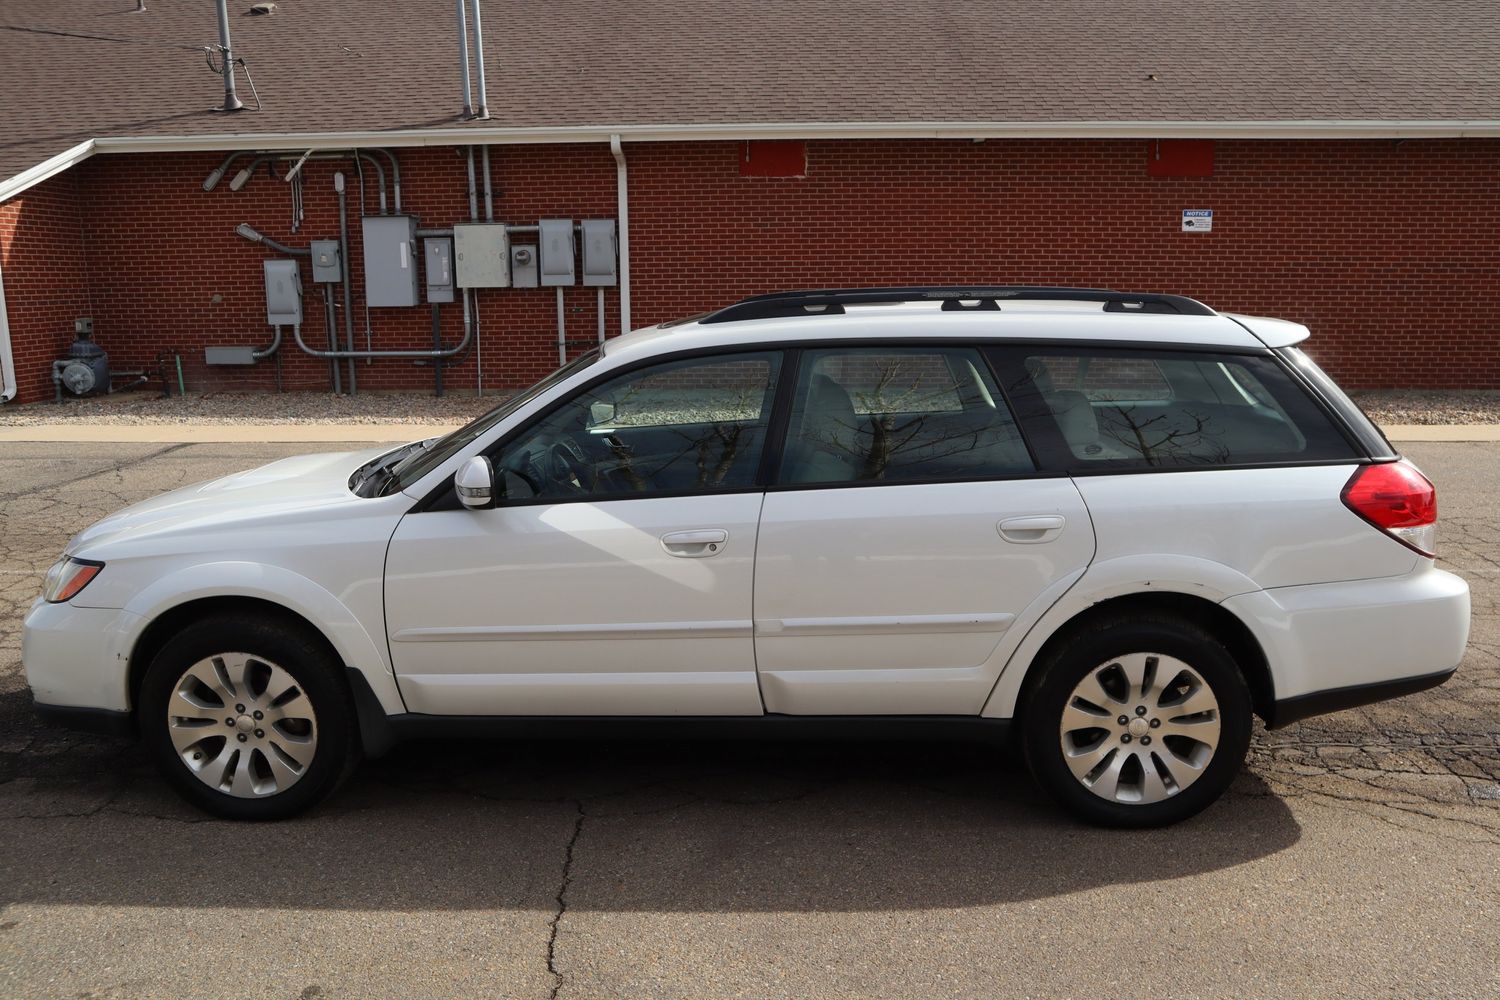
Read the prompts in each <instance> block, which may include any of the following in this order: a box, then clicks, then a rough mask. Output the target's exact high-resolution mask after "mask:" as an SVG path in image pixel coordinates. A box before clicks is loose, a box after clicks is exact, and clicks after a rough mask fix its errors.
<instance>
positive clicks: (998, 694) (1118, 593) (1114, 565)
mask: <svg viewBox="0 0 1500 1000" xmlns="http://www.w3.org/2000/svg"><path fill="white" fill-rule="evenodd" d="M1258 590H1260V587H1259V586H1257V585H1256V583H1255V581H1254V580H1251V579H1250V578H1249V577H1248V576H1246V575H1245V574H1243V573H1241V572H1240V571H1239V570H1237V569H1234V568H1233V567H1232V566H1226V565H1224V564H1223V563H1218V562H1214V561H1212V560H1210V559H1198V558H1194V557H1192V556H1161V555H1129V556H1121V557H1119V558H1117V559H1106V560H1103V561H1102V562H1096V563H1093V564H1092V565H1090V566H1089V568H1088V569H1087V570H1085V571H1084V574H1083V576H1082V577H1080V578H1079V580H1078V582H1077V583H1076V584H1074V585H1073V586H1072V587H1071V588H1070V589H1069V590H1068V592H1067V593H1065V594H1064V595H1063V596H1062V597H1060V598H1058V600H1057V603H1055V604H1053V605H1052V607H1051V608H1050V609H1048V611H1047V612H1046V613H1045V614H1044V615H1042V616H1041V617H1040V618H1039V619H1038V620H1037V622H1036V624H1035V625H1033V626H1032V627H1031V628H1030V629H1029V630H1028V631H1027V632H1026V634H1025V637H1024V638H1022V639H1021V640H1020V641H1019V642H1018V643H1017V644H1016V645H1015V646H1014V647H1013V649H1012V650H1011V652H1010V655H1009V656H1008V657H1007V659H1006V661H1005V665H1004V666H1003V667H1002V668H1001V670H1000V676H999V679H998V680H996V682H995V687H994V689H993V690H991V692H990V696H989V700H988V701H986V702H985V706H984V711H983V712H981V713H980V714H981V715H983V716H984V717H985V718H991V719H1009V718H1013V717H1014V716H1015V712H1016V699H1017V698H1018V697H1019V695H1020V693H1021V685H1022V684H1023V683H1024V682H1025V680H1026V674H1027V671H1028V670H1030V668H1031V664H1032V662H1033V661H1034V660H1035V659H1036V656H1037V654H1038V653H1040V652H1041V650H1042V646H1043V645H1044V644H1045V643H1046V642H1047V640H1048V639H1050V638H1051V637H1052V636H1053V635H1054V634H1055V633H1056V632H1057V630H1058V629H1060V628H1062V627H1063V626H1064V625H1066V624H1067V623H1068V622H1070V621H1072V620H1073V619H1074V618H1075V617H1077V616H1078V615H1079V614H1081V613H1082V612H1084V611H1087V610H1088V609H1089V608H1091V607H1093V606H1094V605H1095V604H1099V603H1100V602H1102V601H1107V600H1110V599H1111V598H1115V597H1124V596H1127V595H1129V594H1161V593H1167V594H1186V595H1188V596H1190V597H1201V598H1203V599H1204V600H1206V601H1211V602H1213V603H1214V604H1219V603H1222V602H1223V601H1226V600H1228V599H1229V598H1231V597H1234V596H1236V595H1238V594H1246V593H1250V592H1252V591H1258Z"/></svg>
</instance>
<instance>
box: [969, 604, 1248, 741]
mask: <svg viewBox="0 0 1500 1000" xmlns="http://www.w3.org/2000/svg"><path fill="white" fill-rule="evenodd" d="M1153 613H1154V614H1158V615H1162V614H1164V615H1169V616H1171V617H1174V618H1179V619H1181V620H1183V621H1186V622H1189V623H1191V624H1194V625H1197V626H1199V627H1200V628H1204V629H1206V630H1207V631H1208V632H1209V633H1210V634H1212V635H1213V636H1214V638H1216V639H1218V640H1219V641H1220V642H1222V643H1223V644H1224V647H1225V648H1226V649H1228V650H1229V653H1230V655H1231V656H1232V657H1233V658H1234V661H1235V663H1236V664H1237V665H1238V666H1239V668H1240V673H1241V674H1242V675H1243V676H1244V678H1245V684H1246V685H1247V686H1248V687H1249V689H1250V698H1251V703H1252V705H1253V706H1254V708H1255V714H1256V715H1259V716H1260V717H1261V718H1262V719H1269V718H1270V717H1271V715H1270V713H1271V711H1272V709H1273V706H1274V705H1275V702H1276V686H1275V680H1274V678H1273V676H1272V674H1271V667H1270V662H1269V661H1268V660H1267V658H1266V654H1265V650H1264V649H1262V648H1261V645H1260V642H1259V641H1258V640H1257V639H1256V638H1255V635H1254V633H1252V632H1251V631H1250V628H1249V626H1247V625H1246V624H1245V623H1244V622H1243V621H1241V620H1240V619H1239V617H1238V616H1236V615H1235V614H1234V612H1232V611H1230V610H1229V609H1227V608H1225V607H1224V606H1223V605H1222V604H1219V603H1217V602H1215V601H1211V600H1208V599H1207V598H1204V597H1200V596H1197V595H1194V594H1188V593H1182V592H1178V591H1167V590H1153V591H1138V592H1134V593H1128V594H1120V595H1117V596H1114V597H1110V598H1107V599H1105V600H1101V601H1098V602H1097V603H1094V604H1091V605H1089V606H1088V607H1086V608H1084V609H1082V610H1081V611H1078V612H1076V613H1075V614H1073V615H1072V617H1070V618H1068V619H1067V620H1065V621H1064V622H1062V623H1061V624H1060V625H1058V626H1057V627H1056V628H1053V629H1052V630H1051V632H1050V633H1049V634H1048V635H1047V637H1046V639H1045V641H1043V642H1042V644H1041V646H1040V648H1038V649H1037V650H1036V652H1035V653H1034V654H1033V655H1032V656H1030V657H1029V658H1028V659H1027V661H1026V664H1025V668H1024V671H1023V673H1022V676H1021V678H1020V681H1019V684H1016V685H1015V686H1014V687H1013V688H1012V689H1011V690H1012V692H1013V698H1012V699H1011V700H1009V704H1008V706H1006V705H999V704H997V699H998V698H999V697H1001V695H1002V691H1001V690H999V689H997V690H996V692H995V693H994V694H992V695H991V698H990V704H989V705H986V706H985V712H984V714H985V715H995V714H1001V715H1010V716H1017V717H1018V716H1019V715H1020V713H1021V712H1022V710H1023V708H1024V706H1025V704H1026V699H1027V697H1028V695H1029V694H1030V692H1031V689H1032V687H1034V686H1035V684H1036V681H1037V678H1038V676H1039V675H1040V673H1041V671H1039V670H1037V669H1035V668H1036V667H1037V666H1038V665H1039V664H1041V663H1044V662H1046V659H1047V657H1048V656H1050V655H1051V654H1052V652H1053V651H1054V650H1055V649H1056V648H1057V647H1058V646H1059V645H1060V644H1062V643H1063V642H1064V641H1065V640H1066V639H1067V638H1068V637H1070V636H1071V635H1073V634H1075V633H1076V632H1078V631H1079V630H1080V629H1083V628H1087V627H1088V626H1089V625H1091V624H1093V623H1095V622H1098V621H1102V620H1104V619H1109V618H1118V617H1121V616H1139V615H1143V614H1153ZM1017 666H1019V664H1011V665H1010V666H1009V667H1008V668H1007V670H1006V673H1011V672H1012V671H1014V670H1015V669H1016V667H1017ZM997 708H1008V709H1009V711H1004V712H997V711H996V709H997Z"/></svg>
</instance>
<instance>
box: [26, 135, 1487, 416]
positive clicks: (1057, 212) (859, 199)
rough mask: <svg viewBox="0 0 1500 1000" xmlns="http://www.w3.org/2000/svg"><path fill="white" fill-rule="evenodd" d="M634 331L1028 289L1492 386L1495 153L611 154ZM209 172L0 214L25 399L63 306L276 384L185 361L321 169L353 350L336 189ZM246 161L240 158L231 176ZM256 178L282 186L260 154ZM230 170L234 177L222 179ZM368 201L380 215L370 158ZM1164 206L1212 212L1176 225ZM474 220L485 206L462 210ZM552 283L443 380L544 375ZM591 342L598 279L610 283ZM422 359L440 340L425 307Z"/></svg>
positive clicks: (360, 321) (612, 319) (725, 149)
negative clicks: (1148, 297)
mask: <svg viewBox="0 0 1500 1000" xmlns="http://www.w3.org/2000/svg"><path fill="white" fill-rule="evenodd" d="M491 152H492V159H493V161H494V176H495V181H496V185H497V188H498V190H497V193H496V199H495V206H496V216H497V218H500V219H503V220H505V221H508V222H515V223H533V222H535V221H536V220H537V219H538V218H539V217H551V216H559V217H570V218H574V219H580V218H592V217H599V218H610V217H613V216H614V215H615V192H614V183H615V169H614V161H613V159H612V158H611V157H610V155H609V151H608V149H607V148H606V147H605V146H604V145H603V144H589V145H576V146H541V147H524V146H502V147H493V148H492V151H491ZM626 152H627V156H628V159H629V163H630V195H631V206H630V210H631V233H630V242H631V270H632V303H633V307H632V312H633V320H634V321H635V323H636V324H637V325H645V324H649V323H653V322H657V321H659V320H664V319H670V318H674V317H677V316H681V315H685V314H687V313H692V312H697V311H701V310H703V309H705V308H710V307H713V306H717V305H722V304H725V303H728V302H731V301H733V300H735V299H737V298H739V297H742V296H744V295H750V294H755V293H759V292H766V291H776V290H782V289H789V288H798V287H812V286H826V285H877V284H904V283H943V284H947V283H973V282H990V283H1045V284H1074V285H1101V286H1111V287H1117V288H1125V289H1131V290H1137V291H1169V292H1179V293H1182V294H1187V295H1192V296H1195V297H1198V298H1201V299H1203V300H1205V301H1207V302H1208V303H1210V304H1211V305H1213V306H1215V307H1217V308H1220V309H1225V310H1239V311H1246V312H1255V313H1262V314H1266V315H1272V316H1280V317H1284V318H1287V319H1294V320H1297V321H1299V322H1304V323H1307V324H1308V325H1309V326H1311V327H1312V328H1313V333H1314V339H1313V340H1312V341H1311V342H1310V347H1311V350H1312V353H1313V354H1314V355H1315V356H1317V357H1318V358H1319V360H1321V361H1322V362H1324V363H1325V365H1326V366H1327V367H1328V368H1329V369H1330V371H1332V372H1333V373H1334V375H1335V376H1336V377H1337V378H1339V379H1340V380H1341V381H1342V382H1343V383H1344V384H1345V385H1347V386H1350V387H1379V386H1413V387H1444V386H1452V387H1500V319H1497V317H1500V141H1495V140H1432V141H1408V142H1403V143H1395V142H1390V141H1367V142H1366V141H1361V142H1271V141H1266V142H1250V141H1243V142H1242V141H1234V142H1219V143H1217V144H1216V148H1215V151H1214V158H1213V163H1214V167H1213V170H1214V172H1213V176H1211V177H1151V176H1148V173H1147V166H1148V162H1149V160H1148V157H1149V155H1150V152H1151V144H1150V143H1148V142H1144V141H1138V140H1137V141H1131V140H1119V141H1094V140H1090V141H1084V140H1077V141H1062V140H1059V141H1013V142H1012V141H995V140H992V141H989V142H985V143H972V142H968V141H915V142H900V143H897V142H874V141H870V142H864V141H859V142H853V141H850V142H810V143H809V144H808V148H807V164H806V175H805V176H804V177H800V178H783V177H755V176H743V175H742V174H741V171H740V160H741V158H742V154H743V144H741V143H691V144H690V143H662V144H633V145H628V146H627V147H626ZM398 155H399V156H400V158H401V163H402V182H403V200H404V202H405V210H406V211H407V212H408V213H415V214H418V215H419V216H420V217H421V222H422V224H423V225H424V226H433V227H443V226H448V225H451V224H452V223H453V222H454V221H461V220H462V219H464V218H466V217H467V215H468V197H467V176H466V171H465V162H464V158H463V157H462V156H461V155H459V151H457V150H455V149H451V148H435V149H413V150H402V151H399V153H398ZM220 159H221V157H220V156H218V155H217V154H207V155H172V156H163V155H149V156H147V155H140V156H134V155H132V156H100V157H95V158H94V159H93V160H91V161H89V162H87V163H85V164H83V165H82V166H80V167H78V168H75V169H74V170H73V171H72V172H70V173H69V174H66V175H63V176H62V177H59V178H55V179H53V180H51V181H48V182H47V183H45V184H43V185H41V186H39V187H37V188H34V189H32V190H31V191H28V192H26V194H24V195H22V196H21V197H20V198H17V199H13V200H12V201H11V202H8V203H6V204H4V205H0V250H3V252H4V254H5V258H4V261H5V264H4V266H5V282H6V292H7V298H8V301H9V305H10V311H11V320H12V326H13V336H14V337H15V338H16V340H17V345H18V349H17V355H18V363H20V365H21V368H22V371H21V372H20V373H19V375H20V381H21V383H22V394H23V398H28V399H35V398H39V397H40V396H44V395H47V394H50V391H51V389H50V384H49V383H48V381H47V373H46V370H45V362H46V361H50V359H51V357H52V356H53V355H54V354H55V353H56V352H58V351H61V350H64V349H65V348H66V345H67V343H68V340H69V339H70V338H71V329H72V327H71V320H72V317H73V315H75V314H76V315H92V316H94V318H95V321H96V329H97V331H98V339H99V341H100V343H101V344H103V346H104V347H105V348H106V349H107V350H109V351H110V353H111V357H112V360H113V361H114V363H115V364H116V366H117V367H121V368H133V367H140V366H142V365H143V364H146V363H149V362H150V360H151V358H152V357H153V356H154V355H155V353H156V352H157V351H159V350H172V351H177V352H181V353H182V355H183V359H184V363H185V366H186V368H187V374H188V380H189V388H190V389H201V388H222V389H240V388H245V389H267V388H271V387H273V386H274V383H275V375H274V373H275V367H274V365H273V364H271V363H269V362H267V363H263V364H261V365H258V366H256V367H254V368H205V367H204V366H203V364H202V348H203V347H204V346H205V345H207V344H221V345H246V344H257V345H258V344H262V343H264V342H265V341H267V340H268V339H269V334H270V331H269V329H268V328H267V327H266V325H265V321H264V305H263V296H262V291H261V270H260V262H261V260H263V259H264V258H266V257H269V256H274V254H273V253H271V252H269V251H266V250H264V249H263V248H261V247H257V246H254V245H251V244H249V243H247V242H245V241H244V240H241V239H240V238H238V237H237V236H235V235H234V227H235V226H236V225H237V224H239V223H241V222H248V223H250V224H251V225H253V226H255V227H256V228H257V229H259V230H261V231H262V232H264V233H266V234H267V235H269V236H271V237H273V238H275V239H278V240H281V241H283V242H288V243H292V244H295V245H305V244H306V242H307V241H308V240H309V239H315V238H329V237H333V236H336V235H337V231H338V213H337V203H336V201H335V198H334V194H333V187H332V180H331V178H332V174H333V171H334V170H335V169H340V170H343V171H344V172H345V173H346V175H348V176H349V189H350V198H351V216H352V217H353V219H352V222H351V235H352V237H353V239H354V241H355V247H354V253H353V255H352V262H353V265H354V289H355V319H356V323H355V327H356V341H357V343H358V344H359V345H361V346H362V345H363V344H364V342H365V334H364V327H365V316H364V310H363V308H362V305H361V304H362V301H363V294H362V290H363V278H362V275H361V273H360V271H359V265H360V261H361V254H360V248H359V246H358V240H359V225H358V218H357V216H358V210H357V208H356V207H355V206H356V205H357V200H358V196H359V195H358V187H359V185H358V179H357V177H356V175H355V173H354V171H353V168H352V166H351V165H350V164H348V163H341V164H331V163H327V162H319V161H311V162H309V163H308V164H307V165H306V166H305V167H304V169H303V178H304V205H305V212H306V217H305V219H304V221H303V223H302V225H301V229H300V232H299V233H297V234H292V233H291V231H290V222H291V218H290V213H291V202H290V192H289V189H288V185H286V184H285V183H283V182H282V181H280V180H278V179H273V178H271V177H270V176H269V175H268V174H267V172H266V170H265V168H262V170H261V171H260V172H259V173H258V175H257V176H256V177H255V178H254V179H253V180H252V181H250V183H249V184H247V185H246V186H245V188H244V189H243V190H241V191H239V192H231V191H229V190H228V178H226V179H225V181H224V182H222V183H221V184H220V185H219V187H218V189H217V190H215V191H213V192H204V191H203V190H202V188H201V184H202V181H203V178H204V176H205V175H206V174H207V173H208V172H209V171H210V170H211V169H212V168H213V167H214V166H216V165H217V163H218V161H219V160H220ZM241 162H242V163H243V162H244V161H241ZM279 169H283V170H284V169H285V167H284V165H283V166H281V167H280V168H279ZM232 173H233V171H231V175H232ZM366 181H367V192H366V196H365V208H366V211H368V212H370V213H374V212H375V211H376V210H377V209H376V199H375V196H374V190H373V189H374V183H373V176H371V172H370V171H369V170H368V168H366ZM1184 208H1209V209H1213V211H1214V229H1213V232H1212V233H1207V234H1204V233H1184V232H1181V229H1180V220H1181V212H1182V210H1183V209H1184ZM482 210H483V209H482V206H481V212H482ZM304 282H305V287H306V292H307V299H306V310H307V313H308V319H307V322H306V324H305V325H304V336H305V337H306V339H307V340H308V341H309V343H311V344H313V345H316V346H323V345H326V343H327V334H326V331H325V330H324V327H323V321H322V316H323V311H322V304H321V297H320V296H321V288H319V287H317V286H314V285H312V283H311V281H310V275H309V274H308V273H307V272H306V270H305V269H304ZM553 296H554V292H553V291H552V290H551V289H527V290H491V291H483V292H481V293H480V296H479V298H480V316H481V324H482V339H481V343H480V345H479V347H478V349H471V350H469V351H468V352H467V353H466V354H465V355H464V356H463V357H462V358H461V359H459V360H458V361H457V362H456V363H455V364H454V365H452V366H451V367H449V368H447V369H446V371H447V375H446V381H447V384H448V386H449V387H450V388H451V389H454V390H467V391H473V389H474V386H475V383H476V377H477V371H478V368H477V360H478V357H477V356H478V354H479V353H480V352H481V351H482V354H483V378H484V385H485V387H486V388H487V389H489V388H495V389H498V388H505V387H512V386H516V385H520V384H524V383H527V382H530V381H532V380H534V379H535V378H538V377H540V376H541V375H542V374H544V373H545V372H546V371H548V370H550V368H552V367H553V366H554V365H555V364H556V358H557V350H556V346H555V337H556V335H555V305H554V297H553ZM565 296H566V299H565V301H566V308H567V317H568V324H569V337H570V338H577V339H587V338H589V337H592V336H593V334H594V330H595V322H596V319H595V317H596V313H595V307H594V303H595V292H594V290H593V289H589V288H583V287H576V288H571V289H568V290H567V291H566V293H565ZM606 316H607V320H608V328H609V332H610V334H611V335H613V334H614V333H615V332H617V331H616V329H615V324H616V321H617V319H618V299H617V290H615V289H609V290H607V292H606ZM370 320H371V325H372V327H373V331H374V333H373V341H374V345H375V346H376V347H384V348H397V347H422V348H426V347H430V346H431V342H432V333H431V314H430V312H429V309H428V307H426V306H422V307H418V308H415V309H372V310H370ZM442 333H443V338H444V341H445V343H449V344H452V343H456V342H457V340H458V338H459V337H460V335H461V320H460V309H459V307H458V306H457V305H453V306H444V307H443V312H442ZM282 361H283V371H282V377H283V380H284V384H285V385H286V386H287V387H288V388H293V389H326V388H327V387H328V386H329V379H328V366H327V363H326V362H323V361H319V360H316V359H313V358H310V357H307V356H306V355H303V354H302V353H301V352H300V351H298V350H297V349H296V348H295V346H293V345H288V346H287V347H286V348H285V349H284V350H283V352H282ZM357 373H358V377H359V385H360V388H362V389H371V388H373V389H391V388H412V389H426V388H430V386H431V384H432V380H431V369H430V368H429V367H427V366H421V365H416V364H414V363H412V362H411V361H377V362H375V363H373V364H368V365H367V364H365V363H364V362H357Z"/></svg>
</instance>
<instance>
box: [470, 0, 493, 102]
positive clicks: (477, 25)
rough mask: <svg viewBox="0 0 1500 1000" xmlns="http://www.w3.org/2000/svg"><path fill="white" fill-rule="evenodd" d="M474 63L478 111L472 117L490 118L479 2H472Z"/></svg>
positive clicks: (482, 26) (482, 24)
mask: <svg viewBox="0 0 1500 1000" xmlns="http://www.w3.org/2000/svg"><path fill="white" fill-rule="evenodd" d="M474 61H475V69H477V70H478V71H479V78H478V79H477V80H476V81H475V84H476V85H477V86H478V88H479V109H478V110H477V111H476V112H475V115H474V117H476V118H480V119H485V118H488V117H489V116H490V101H489V96H488V94H487V93H486V91H485V86H484V20H483V18H481V17H480V15H479V0H474Z"/></svg>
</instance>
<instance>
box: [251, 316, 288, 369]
mask: <svg viewBox="0 0 1500 1000" xmlns="http://www.w3.org/2000/svg"><path fill="white" fill-rule="evenodd" d="M271 329H273V330H275V331H276V336H275V337H273V338H272V339H271V342H270V343H269V344H267V345H266V346H265V347H262V348H261V349H260V350H258V351H251V352H250V356H251V357H252V358H254V359H255V360H256V361H264V360H265V359H266V358H269V357H270V356H271V355H273V354H275V353H276V352H277V351H279V350H281V324H279V323H278V324H277V325H276V326H273V327H272V328H271Z"/></svg>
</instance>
